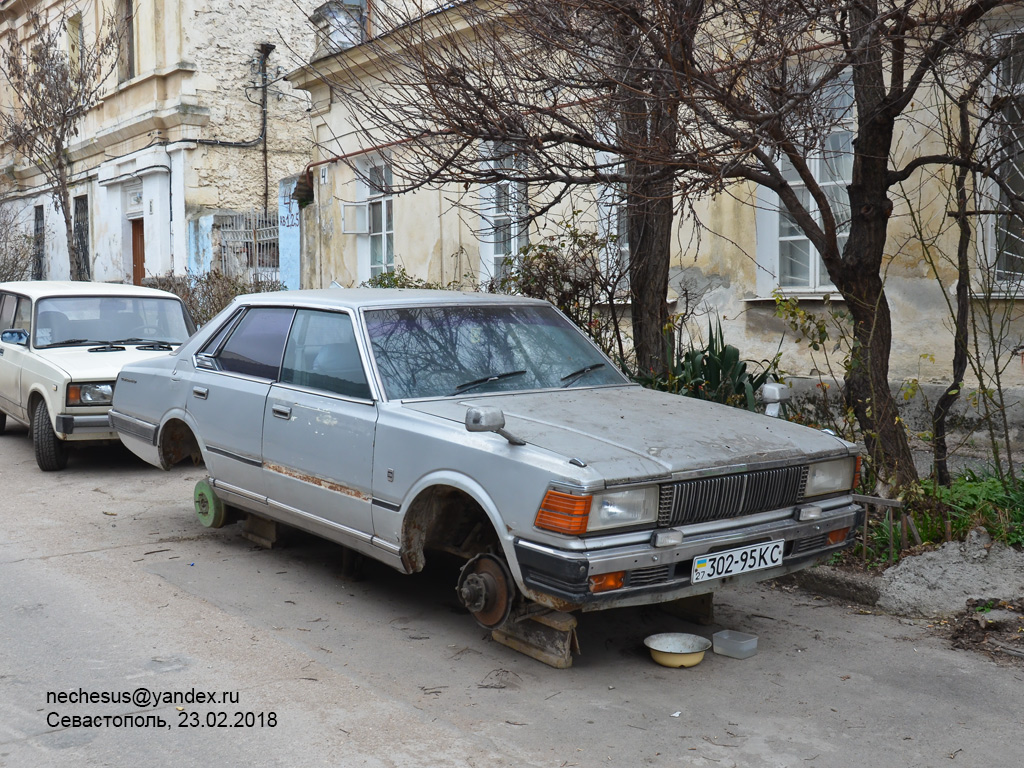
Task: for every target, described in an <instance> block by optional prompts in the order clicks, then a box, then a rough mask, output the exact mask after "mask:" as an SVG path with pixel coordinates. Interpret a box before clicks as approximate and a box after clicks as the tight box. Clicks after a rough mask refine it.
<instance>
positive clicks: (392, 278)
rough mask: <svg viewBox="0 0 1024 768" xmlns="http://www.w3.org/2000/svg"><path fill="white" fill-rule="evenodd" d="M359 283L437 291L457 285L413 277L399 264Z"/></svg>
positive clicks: (373, 286) (374, 286)
mask: <svg viewBox="0 0 1024 768" xmlns="http://www.w3.org/2000/svg"><path fill="white" fill-rule="evenodd" d="M361 285H362V287H364V288H423V289H430V290H438V291H441V290H445V289H451V288H455V287H457V286H456V285H455V284H449V285H441V283H435V282H431V281H429V280H424V279H422V278H419V277H413V276H412V275H410V274H409V273H408V272H407V271H406V269H405V267H403V266H401V265H398V266H396V267H395V268H394V270H393V271H390V272H381V273H380V274H377V275H374V276H373V277H371V278H370V279H369V280H366V281H365V282H363V283H361Z"/></svg>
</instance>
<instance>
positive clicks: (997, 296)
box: [971, 286, 1024, 301]
mask: <svg viewBox="0 0 1024 768" xmlns="http://www.w3.org/2000/svg"><path fill="white" fill-rule="evenodd" d="M982 299H993V300H995V301H1017V300H1018V299H1021V300H1024V286H1022V287H1021V288H994V289H992V290H991V291H989V292H988V293H979V292H978V291H975V290H974V289H973V288H972V289H971V300H972V301H981V300H982Z"/></svg>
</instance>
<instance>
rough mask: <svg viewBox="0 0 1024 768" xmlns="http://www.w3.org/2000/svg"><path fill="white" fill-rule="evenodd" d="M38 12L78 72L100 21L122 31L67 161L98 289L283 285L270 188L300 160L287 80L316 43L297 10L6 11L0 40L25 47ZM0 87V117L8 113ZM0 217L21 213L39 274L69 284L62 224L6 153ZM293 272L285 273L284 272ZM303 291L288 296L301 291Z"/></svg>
mask: <svg viewBox="0 0 1024 768" xmlns="http://www.w3.org/2000/svg"><path fill="white" fill-rule="evenodd" d="M33 14H37V15H38V17H39V19H41V21H42V24H43V25H46V26H48V27H49V28H54V29H58V30H60V33H61V34H60V35H59V37H58V38H57V40H58V41H59V43H58V44H63V45H65V46H66V52H67V55H68V57H69V60H70V61H71V62H72V66H75V64H74V62H75V61H76V60H77V59H78V58H79V57H80V56H82V50H83V49H86V50H87V49H88V48H89V46H94V45H96V41H97V40H98V39H100V37H101V36H102V34H103V30H104V24H105V22H106V21H108V20H110V19H113V21H114V22H115V23H116V24H117V25H118V27H119V29H120V33H119V36H118V40H117V49H118V50H117V54H116V56H117V57H116V62H109V63H108V66H107V67H106V68H105V71H106V72H108V73H109V76H108V77H107V79H106V80H105V81H104V83H103V86H102V89H101V98H100V99H99V101H98V102H97V103H96V104H95V105H94V106H92V108H91V109H89V110H88V111H87V113H86V114H84V115H81V116H80V117H79V118H78V120H77V123H76V126H75V127H76V129H77V132H76V134H75V135H74V136H73V137H72V138H71V140H70V141H69V145H68V151H67V153H66V154H67V167H68V170H69V179H70V188H71V198H72V200H73V204H72V207H73V215H74V220H75V223H74V233H75V234H74V237H75V238H76V241H77V242H78V244H79V246H80V247H82V248H84V249H85V250H86V252H87V254H88V263H89V265H90V268H91V269H90V276H91V278H92V279H94V280H103V281H126V282H135V283H140V282H141V281H142V280H143V279H145V278H146V277H152V276H155V275H163V274H167V273H176V274H181V273H183V272H185V271H186V270H189V269H191V270H199V271H202V270H207V269H210V268H219V269H222V270H224V271H226V272H243V273H244V272H247V273H249V274H252V273H254V272H261V273H263V274H265V275H266V276H272V277H275V278H276V277H277V276H278V274H279V265H280V254H279V248H278V243H277V239H276V238H277V235H276V232H277V226H278V222H279V211H278V199H279V194H278V186H279V180H280V179H282V178H284V177H286V176H289V175H292V174H295V173H296V172H297V170H298V169H301V168H302V166H303V165H304V164H305V163H306V162H308V158H309V155H310V138H311V135H310V127H309V120H308V115H307V107H308V100H307V98H306V95H305V94H304V93H301V92H297V91H296V90H295V89H294V88H292V87H291V85H290V84H288V83H287V82H285V81H284V80H283V79H282V74H283V73H284V72H286V71H289V70H290V69H292V68H293V67H294V62H295V58H294V57H295V56H296V55H300V56H303V55H308V51H306V52H302V53H298V54H297V53H295V52H293V50H292V48H291V44H292V42H293V41H303V40H310V41H311V37H312V36H311V33H310V32H309V21H308V19H307V18H306V17H305V16H304V15H303V14H302V13H301V12H300V11H299V10H298V9H297V6H296V5H295V4H294V3H293V2H291V0H269V1H268V2H261V3H250V2H243V3H227V2H212V3H201V2H196V1H195V0H155V2H152V3H141V2H139V1H138V0H92V1H91V2H88V1H85V2H75V0H2V2H0V40H2V41H3V42H4V45H5V47H9V46H10V43H11V41H12V39H16V40H18V41H19V42H20V43H22V45H23V47H25V48H26V49H28V48H29V47H30V46H31V44H32V42H31V40H30V39H29V38H30V37H31V35H32V34H33V23H32V21H33ZM18 104H19V101H18V96H17V95H16V94H12V93H11V90H10V88H6V89H5V90H4V92H3V94H2V100H0V109H4V110H16V109H17V108H18ZM0 175H2V177H3V182H4V183H3V185H2V186H0V205H4V206H9V207H12V208H13V209H15V210H16V211H17V212H18V213H19V219H20V220H21V221H22V222H24V224H25V226H26V227H27V228H28V229H29V230H30V231H31V233H32V236H33V237H34V238H35V241H36V250H37V252H38V254H39V257H38V259H37V261H38V264H37V266H36V269H35V270H34V271H35V273H36V277H40V278H47V279H62V278H67V277H68V276H69V266H68V256H67V254H68V249H67V243H66V239H67V237H66V235H65V227H64V222H63V218H62V216H61V215H60V214H59V212H58V210H57V209H56V207H55V205H54V201H53V195H52V188H51V187H50V185H49V183H48V182H47V179H46V178H45V177H44V175H43V174H42V173H41V172H40V169H39V167H38V166H37V165H36V164H35V163H34V162H33V159H32V158H28V157H24V156H22V155H19V154H18V153H16V152H14V151H13V148H12V146H11V145H10V144H0ZM287 271H288V270H286V272H287ZM296 287H297V286H296Z"/></svg>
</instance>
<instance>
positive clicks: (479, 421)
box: [466, 406, 526, 445]
mask: <svg viewBox="0 0 1024 768" xmlns="http://www.w3.org/2000/svg"><path fill="white" fill-rule="evenodd" d="M466 431H467V432H494V433H495V434H498V435H501V436H502V437H504V438H505V439H506V440H508V441H509V442H510V443H512V445H526V441H525V440H521V439H520V438H518V437H516V436H515V435H510V434H509V433H508V432H506V431H505V414H504V413H502V411H501V408H492V407H490V406H480V407H473V408H469V409H468V410H467V411H466Z"/></svg>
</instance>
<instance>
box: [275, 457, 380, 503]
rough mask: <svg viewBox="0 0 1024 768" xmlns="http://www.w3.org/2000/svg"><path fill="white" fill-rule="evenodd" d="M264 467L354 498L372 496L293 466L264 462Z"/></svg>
mask: <svg viewBox="0 0 1024 768" xmlns="http://www.w3.org/2000/svg"><path fill="white" fill-rule="evenodd" d="M263 468H264V469H268V470H270V471H271V472H277V473H278V474H279V475H285V476H287V477H291V478H294V479H295V480H301V481H302V482H304V483H310V484H311V485H316V486H319V487H320V488H323V489H324V490H327V491H334V492H335V493H341V494H344V495H345V496H351V497H352V498H354V499H359V500H360V501H369V500H370V496H369V495H368V494H365V493H362V492H361V491H357V490H356V489H355V488H349V487H348V486H347V485H342V484H341V483H335V482H333V481H331V480H327V479H325V478H322V477H317V476H316V475H310V474H306V473H305V472H300V471H299V470H297V469H292V468H291V467H282V466H281V465H280V464H264V465H263Z"/></svg>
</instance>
